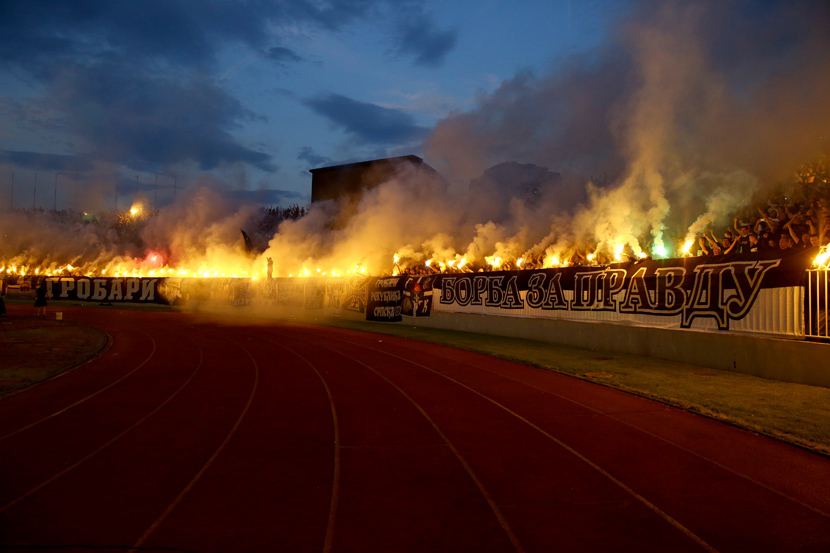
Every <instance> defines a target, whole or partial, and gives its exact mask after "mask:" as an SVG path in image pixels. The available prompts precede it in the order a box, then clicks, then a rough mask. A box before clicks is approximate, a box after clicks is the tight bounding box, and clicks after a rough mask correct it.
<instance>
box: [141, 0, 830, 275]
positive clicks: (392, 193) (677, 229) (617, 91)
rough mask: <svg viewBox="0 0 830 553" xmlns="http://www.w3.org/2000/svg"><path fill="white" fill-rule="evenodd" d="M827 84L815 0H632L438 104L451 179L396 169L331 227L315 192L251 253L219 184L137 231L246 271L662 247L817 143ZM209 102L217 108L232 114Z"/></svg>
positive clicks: (367, 135) (828, 32)
mask: <svg viewBox="0 0 830 553" xmlns="http://www.w3.org/2000/svg"><path fill="white" fill-rule="evenodd" d="M828 86H830V6H828V5H827V4H826V3H825V2H818V1H815V2H807V1H805V2H764V3H759V2H742V1H738V0H725V1H724V0H718V1H715V0H711V1H703V0H701V1H697V2H681V1H670V2H652V1H644V2H640V3H639V4H637V5H635V6H634V8H633V11H632V12H631V13H630V14H629V15H628V17H627V18H626V20H625V21H621V22H620V23H619V25H618V26H617V27H616V32H615V33H614V34H613V35H611V36H610V37H609V39H608V41H607V43H605V44H603V45H602V46H601V47H600V48H598V49H597V50H596V51H593V52H590V53H587V54H582V55H580V56H579V58H578V59H571V60H569V61H567V62H565V63H564V64H562V65H560V66H559V67H557V68H556V69H555V70H552V71H551V73H550V74H547V75H543V76H534V75H532V74H529V73H523V74H519V75H517V76H515V77H514V78H512V79H509V80H507V81H505V82H504V83H502V85H501V87H499V89H498V90H496V91H495V92H494V93H492V94H489V95H485V96H482V97H481V98H480V100H479V104H478V107H477V108H476V109H474V110H472V111H469V112H465V113H456V114H453V115H451V116H449V117H447V118H446V119H445V120H443V121H441V122H440V123H439V124H438V125H437V126H436V128H435V129H434V131H433V132H432V134H431V135H430V136H429V137H428V139H427V141H426V143H425V148H424V153H425V155H424V157H425V160H426V161H427V162H428V163H429V164H430V165H432V166H433V167H435V168H436V169H437V170H438V171H439V172H440V173H441V174H442V175H443V176H444V177H446V178H447V180H448V181H449V183H450V186H446V185H445V183H443V182H442V181H441V180H440V179H435V178H434V175H429V174H424V173H421V172H418V171H411V170H402V171H401V172H400V173H399V174H397V175H395V176H394V177H393V178H391V179H390V180H389V181H388V182H387V183H386V184H384V185H382V186H380V187H378V188H375V189H373V190H371V191H369V192H367V193H366V194H364V196H363V198H362V199H361V200H360V203H359V204H358V206H357V211H356V215H354V216H353V217H352V218H351V219H349V220H348V221H345V222H343V224H341V225H339V226H337V227H333V226H332V224H331V223H332V221H333V220H335V219H336V218H337V217H336V215H337V210H338V206H337V205H334V204H332V203H330V202H323V203H319V204H315V205H313V206H312V209H311V211H310V213H309V214H308V215H306V216H305V217H304V218H302V219H299V220H297V221H286V222H284V223H283V224H282V225H281V226H280V228H279V232H278V233H277V235H276V236H275V237H274V238H273V240H271V242H270V244H269V246H268V249H267V250H266V251H265V253H264V254H263V256H261V257H259V258H257V259H256V260H253V261H250V260H248V261H245V260H244V258H239V257H238V253H234V252H238V250H239V245H238V230H239V228H240V225H244V222H245V221H246V220H247V217H248V215H249V214H248V213H246V212H245V211H244V210H238V209H236V208H231V207H228V206H227V205H224V204H223V202H224V201H225V200H224V198H225V197H224V196H222V195H217V194H210V193H208V192H204V193H201V195H200V196H199V197H198V198H190V199H189V200H188V202H189V204H188V205H180V206H174V207H175V209H171V210H170V212H169V214H168V213H167V212H165V213H164V214H163V215H162V216H159V217H157V218H156V219H155V220H154V221H153V222H152V223H148V224H147V225H148V226H147V228H146V229H145V230H144V231H143V234H142V235H141V237H142V241H143V244H144V245H145V246H146V245H152V246H155V245H158V246H159V247H167V248H168V250H169V251H170V255H171V258H172V257H175V258H176V260H179V259H182V260H184V259H186V260H188V261H189V262H190V263H192V264H196V265H199V266H202V265H205V266H207V265H211V264H212V263H214V262H218V260H221V259H232V260H233V261H226V263H228V264H229V265H234V266H235V267H245V264H246V263H248V264H249V265H248V267H249V268H248V269H246V270H247V271H249V272H250V271H251V270H252V268H255V267H261V266H264V256H266V255H267V256H271V257H273V258H274V261H275V272H276V274H278V275H287V274H294V275H297V274H299V273H300V272H301V271H305V270H308V271H310V272H312V273H314V272H316V270H317V269H320V270H321V272H329V273H330V272H331V271H333V270H337V271H340V272H343V273H345V271H346V270H348V269H355V268H356V267H357V266H359V267H362V268H365V269H367V271H368V272H371V273H375V274H378V273H384V272H389V271H391V270H392V269H393V255H394V254H397V255H398V258H399V260H400V262H399V263H400V264H402V265H403V264H405V263H407V262H419V263H422V262H424V261H425V260H429V259H434V260H435V261H436V262H440V263H445V264H450V262H452V263H453V264H455V266H458V265H459V264H460V263H462V262H463V261H464V260H466V262H468V263H470V264H473V263H477V264H482V263H484V262H487V263H490V264H491V265H497V264H498V260H499V259H501V260H507V259H516V258H518V257H520V256H524V255H532V256H534V257H538V256H542V257H544V262H545V263H546V264H554V263H556V260H557V259H563V258H564V257H565V256H570V255H571V254H572V253H573V252H574V251H576V250H580V251H582V252H583V253H587V252H586V250H594V249H595V248H596V249H597V250H598V251H599V252H600V253H603V254H604V255H606V256H613V254H614V252H616V251H618V248H620V247H623V246H628V247H630V248H631V250H633V251H634V253H639V252H641V251H647V252H649V253H652V254H658V255H659V254H660V251H661V248H665V249H666V250H667V251H666V255H671V254H673V253H674V254H676V253H677V250H676V249H675V248H677V245H678V243H681V244H682V242H683V240H684V238H685V237H686V235H687V233H688V232H689V231H690V230H691V231H692V232H700V231H701V230H702V229H703V228H705V226H706V225H723V226H726V224H727V223H731V221H726V220H725V218H726V217H727V216H728V215H729V214H731V213H733V212H734V211H735V210H736V209H739V208H741V207H743V206H746V205H751V202H752V201H753V200H754V199H755V198H757V197H761V196H762V195H763V192H764V190H766V189H767V188H769V187H774V186H776V185H778V184H779V183H780V182H782V181H785V180H787V179H789V178H791V175H792V172H793V171H794V170H795V169H796V168H797V167H798V166H799V165H800V164H801V163H803V162H805V161H808V160H810V159H812V158H813V157H814V156H816V155H818V154H819V153H820V148H821V145H822V139H821V137H824V138H825V139H826V137H827V132H829V131H830V102H828V101H827V94H826V91H827V90H828V89H830V88H828ZM217 100H218V104H217V105H223V104H222V102H221V98H220V97H217ZM309 105H310V106H311V107H312V108H313V109H317V110H319V111H320V113H322V114H324V115H326V116H327V117H329V118H330V119H331V120H332V121H333V122H334V123H336V124H338V125H340V126H342V127H343V128H344V129H345V130H347V132H349V133H351V134H352V135H353V136H354V137H355V139H356V140H359V141H363V142H366V143H376V144H381V143H383V142H384V141H392V140H398V139H400V138H401V136H404V137H414V136H416V135H417V133H418V132H422V129H419V128H418V127H417V126H416V125H415V124H414V123H413V122H412V121H411V120H409V119H406V118H405V117H403V116H402V114H400V113H398V112H391V111H378V110H374V109H372V107H371V106H368V105H362V104H359V103H357V102H355V101H354V100H350V99H349V98H346V97H342V96H336V95H330V96H326V97H322V98H318V99H315V100H312V101H310V103H309ZM223 106H224V107H222V109H220V110H218V112H219V113H224V114H225V116H224V117H225V119H224V121H229V120H232V119H233V117H234V116H236V115H239V112H237V111H234V110H236V109H237V108H238V106H237V107H235V106H233V105H230V104H228V105H223ZM335 107H339V108H348V109H352V110H355V111H353V113H354V114H356V115H357V116H355V117H346V116H344V115H342V114H343V111H341V110H338V109H335ZM222 110H225V111H222ZM234 114H236V115H234ZM358 116H359V117H358ZM361 119H363V120H361ZM390 133H391V135H390ZM396 133H397V134H396ZM401 133H403V134H401ZM219 136H220V137H221V134H220V135H219ZM825 143H826V142H825ZM299 155H300V156H302V157H305V158H312V157H314V156H316V154H315V153H314V152H313V150H311V149H308V150H306V151H304V152H301V153H300V154H299ZM554 173H559V176H554ZM473 180H475V182H474V183H473V184H472V185H471V181H473ZM525 184H528V186H525ZM528 188H534V191H532V193H530V194H529V195H528V194H526V192H527V189H528ZM208 190H209V188H208ZM190 210H194V211H195V213H191V211H190ZM165 244H170V245H169V246H165ZM205 260H210V263H208V262H207V261H205Z"/></svg>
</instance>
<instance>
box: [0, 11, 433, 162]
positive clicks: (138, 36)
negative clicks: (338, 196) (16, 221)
mask: <svg viewBox="0 0 830 553" xmlns="http://www.w3.org/2000/svg"><path fill="white" fill-rule="evenodd" d="M404 4H406V5H408V6H416V7H417V6H419V5H420V4H421V0H406V1H405V2H404ZM400 5H402V4H401V2H398V1H394V2H393V1H392V0H389V1H385V2H377V1H373V0H292V1H290V2H272V1H263V0H234V1H232V2H230V1H226V0H143V1H141V2H134V1H127V0H77V1H72V2H64V1H61V0H27V1H25V2H2V3H0V69H6V70H7V71H8V73H7V76H11V75H15V76H16V77H18V78H20V79H22V80H25V81H26V84H27V85H28V86H30V87H33V88H34V87H42V88H43V89H45V90H47V91H48V95H46V96H44V97H38V98H34V97H31V98H28V99H27V103H26V105H27V106H28V107H31V106H32V105H33V103H38V102H39V103H40V104H39V105H40V107H41V110H40V112H37V111H36V110H31V109H30V110H29V111H27V113H28V114H29V115H21V114H20V112H19V110H16V113H17V114H16V115H15V113H11V114H10V115H8V114H7V116H6V118H7V120H9V121H11V120H14V121H15V125H17V126H18V128H21V129H24V128H25V129H27V130H29V131H32V132H35V133H37V132H38V131H44V130H47V128H46V125H47V124H48V125H51V126H52V127H54V126H55V125H56V124H58V125H60V126H61V128H60V129H54V128H52V129H48V130H52V131H55V130H58V131H64V130H69V131H70V132H72V133H74V135H73V136H70V137H69V138H68V140H67V142H72V143H74V146H73V147H74V148H76V149H83V150H84V151H88V152H89V153H90V156H93V157H95V158H96V161H110V162H116V163H122V164H125V165H127V166H128V167H131V168H135V169H142V170H152V169H153V168H154V166H158V165H165V164H170V163H177V162H183V161H195V162H197V163H198V164H199V165H200V166H201V167H202V168H203V169H208V170H209V169H213V168H215V167H217V166H219V165H222V164H227V163H245V164H251V165H253V166H256V167H258V168H260V169H264V170H266V171H274V170H275V167H274V166H273V164H272V163H271V159H270V156H269V155H268V154H266V153H264V152H261V151H257V150H256V149H254V148H252V147H250V146H247V145H245V144H242V143H240V142H239V140H238V139H237V138H236V137H235V136H234V132H235V131H236V130H238V129H239V128H240V127H241V125H242V124H244V123H245V122H246V121H249V120H250V119H251V118H252V117H254V115H253V114H252V113H251V112H250V111H248V110H246V109H245V108H244V107H243V106H242V105H241V104H240V102H239V101H238V100H236V99H235V98H234V97H233V96H231V95H230V93H229V92H226V91H225V90H223V89H222V88H220V87H219V83H217V82H215V81H214V80H213V79H212V75H214V74H215V72H216V70H217V58H218V54H219V53H220V52H221V51H222V50H224V49H225V48H227V47H228V46H233V45H242V46H244V47H247V48H248V49H250V50H252V51H254V52H257V53H259V54H260V55H262V56H264V57H266V58H269V59H272V60H274V61H275V62H277V63H279V64H288V63H299V62H303V61H305V60H304V58H303V56H302V55H301V54H300V53H298V52H297V51H294V50H292V49H289V48H286V47H284V46H281V45H279V41H278V40H277V37H278V35H279V32H278V31H279V29H281V28H294V27H296V26H308V27H310V28H312V29H315V28H316V29H324V30H327V31H338V30H340V29H342V28H344V27H345V26H347V25H349V24H352V23H354V22H355V21H358V20H361V19H371V20H373V21H380V20H381V19H385V20H390V18H391V20H392V21H396V20H397V19H396V14H397V13H398V11H399V10H398V9H399V6H400ZM421 25H422V29H423V30H425V31H428V34H427V36H426V37H425V38H426V39H427V42H429V43H435V44H438V43H440V42H441V40H440V39H441V33H440V32H437V31H435V30H434V29H433V28H432V27H431V26H430V25H429V24H428V23H427V24H425V26H424V24H423V23H421ZM407 32H409V33H410V34H411V32H412V29H407ZM393 40H394V38H393ZM275 43H276V44H275ZM402 45H403V46H402V49H403V50H402V51H405V52H406V53H407V54H408V55H416V56H418V57H419V59H420V58H421V57H423V59H424V60H430V59H437V58H436V57H435V56H436V55H437V56H439V57H440V55H441V54H440V51H441V47H440V46H439V47H437V48H435V47H434V46H430V47H419V46H418V45H417V44H416V41H415V40H414V38H413V37H412V36H409V35H407V37H406V38H405V39H403V40H402ZM419 48H421V50H420V51H419ZM0 101H1V102H0V103H2V106H0V112H3V111H5V108H3V106H7V107H10V106H11V105H12V104H14V103H15V102H16V103H17V104H18V105H22V104H21V103H20V102H19V101H16V100H12V99H11V98H10V97H9V98H0ZM334 103H337V102H336V100H334V101H332V100H331V99H329V100H328V101H325V100H324V101H323V102H322V103H320V104H318V108H319V109H321V110H324V111H326V110H328V111H327V113H328V116H329V117H330V118H331V119H332V121H334V122H336V123H337V124H339V125H341V126H343V127H344V128H345V129H346V130H347V132H351V133H354V134H355V135H356V136H358V137H359V138H360V139H361V140H363V141H366V142H377V141H381V142H396V141H398V140H404V139H407V138H408V137H411V136H412V135H413V134H414V133H417V132H418V131H419V129H418V128H417V127H415V126H414V124H413V123H412V121H411V120H410V119H409V118H408V116H406V115H404V114H402V113H400V114H398V113H396V112H394V110H388V111H384V110H383V108H379V107H375V106H371V105H369V104H364V105H358V106H357V109H358V111H360V112H361V113H364V114H367V115H368V116H369V118H370V120H369V123H368V125H362V124H360V122H358V121H350V120H349V118H348V117H347V116H342V115H338V114H337V113H336V111H337V107H336V106H335V105H333V104H334ZM353 107H354V106H353ZM35 113H39V118H32V117H31V114H35ZM45 115H48V117H49V119H48V120H47V119H45V118H44V117H43V116H45ZM76 139H81V140H82V141H83V144H80V141H78V140H76Z"/></svg>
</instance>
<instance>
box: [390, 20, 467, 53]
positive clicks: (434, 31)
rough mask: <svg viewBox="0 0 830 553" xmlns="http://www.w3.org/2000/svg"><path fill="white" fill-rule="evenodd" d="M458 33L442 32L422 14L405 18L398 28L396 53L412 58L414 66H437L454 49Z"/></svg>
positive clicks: (452, 31) (453, 31)
mask: <svg viewBox="0 0 830 553" xmlns="http://www.w3.org/2000/svg"><path fill="white" fill-rule="evenodd" d="M457 41H458V31H457V30H455V29H453V30H450V31H443V30H439V29H438V28H436V26H435V23H434V22H433V21H432V20H431V19H429V18H428V17H427V16H425V15H423V14H417V15H413V16H410V17H406V18H405V19H404V20H403V21H402V22H401V23H400V24H399V27H398V35H397V38H396V52H397V53H398V54H400V55H404V56H413V57H414V63H415V65H424V66H437V65H441V63H443V61H444V58H445V57H446V56H447V54H449V53H450V51H451V50H452V49H453V48H455V45H456V42H457Z"/></svg>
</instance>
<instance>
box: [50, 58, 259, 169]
mask: <svg viewBox="0 0 830 553" xmlns="http://www.w3.org/2000/svg"><path fill="white" fill-rule="evenodd" d="M50 88H51V90H52V97H53V98H55V99H56V100H57V101H58V106H59V107H60V108H61V109H62V110H63V111H64V112H65V113H67V114H68V116H69V125H70V127H71V129H72V130H73V131H74V132H75V133H76V134H77V135H78V136H80V137H81V138H83V139H84V140H85V141H86V142H87V143H89V144H90V145H92V148H93V149H94V153H95V155H96V156H97V157H98V158H99V159H102V160H106V161H112V162H118V163H123V164H125V165H127V166H131V167H134V168H144V167H143V166H142V164H146V163H150V164H155V165H168V164H172V163H177V162H182V161H188V160H194V161H196V162H198V163H199V164H200V166H201V167H202V168H203V169H213V168H215V167H217V166H219V165H221V164H224V163H235V162H245V163H250V164H252V165H255V166H257V167H260V168H261V169H264V170H273V166H272V165H271V164H270V157H269V156H268V155H267V154H265V153H262V152H257V151H254V150H251V149H249V148H246V147H244V146H242V145H240V144H238V143H237V142H236V141H235V139H234V138H233V136H232V135H231V133H230V131H231V130H233V129H234V128H235V127H236V126H237V125H238V122H239V121H241V120H245V119H248V118H251V117H253V115H252V114H251V113H250V112H248V111H247V110H245V109H244V108H243V107H242V105H241V104H240V103H239V102H238V101H237V100H236V99H235V98H233V97H231V96H229V95H228V94H227V93H226V92H224V91H223V90H222V89H221V88H219V87H218V86H216V84H215V83H214V82H213V81H211V80H210V79H207V78H205V77H201V76H184V77H179V78H177V77H173V76H151V75H147V74H145V73H144V71H143V69H142V68H141V67H137V66H133V65H129V64H117V63H113V62H105V63H98V64H92V65H76V66H67V67H64V68H63V69H62V70H61V71H60V72H59V74H57V75H56V77H55V79H54V80H53V81H52V82H51V83H50Z"/></svg>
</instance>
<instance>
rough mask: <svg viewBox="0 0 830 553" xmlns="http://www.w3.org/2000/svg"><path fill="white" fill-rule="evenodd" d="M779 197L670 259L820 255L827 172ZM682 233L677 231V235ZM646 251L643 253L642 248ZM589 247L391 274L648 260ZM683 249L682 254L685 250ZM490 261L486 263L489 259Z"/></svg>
mask: <svg viewBox="0 0 830 553" xmlns="http://www.w3.org/2000/svg"><path fill="white" fill-rule="evenodd" d="M779 192H781V193H780V194H777V195H774V196H773V197H769V198H764V199H762V200H761V203H757V204H755V205H751V206H744V207H742V208H741V209H739V210H737V211H736V212H735V213H734V214H733V217H732V221H731V222H732V224H731V225H728V226H726V227H716V228H706V229H705V231H704V232H703V233H702V234H701V235H700V236H696V237H695V238H696V242H693V243H692V244H689V245H688V247H685V248H684V246H685V245H686V244H685V240H686V239H685V237H683V238H681V239H680V240H679V242H678V244H677V245H676V248H675V250H674V253H670V254H669V255H670V256H673V257H697V256H719V255H730V254H767V253H770V252H775V253H777V254H779V255H780V254H784V255H789V254H793V253H798V252H804V251H814V252H815V253H816V254H818V253H819V251H820V250H821V248H822V247H827V246H828V245H830V168H828V167H827V166H826V165H825V164H824V163H816V164H805V165H804V166H802V167H801V168H800V169H799V171H797V172H796V174H795V178H794V180H793V182H791V183H789V184H787V185H786V186H783V187H782V189H781V190H779ZM680 234H682V231H681V232H680ZM646 249H648V248H646ZM595 250H596V248H591V247H590V246H587V247H586V246H584V245H583V246H582V247H575V248H573V249H572V250H571V251H569V252H567V253H566V254H563V257H561V258H553V257H552V255H551V254H550V252H546V251H541V252H537V253H530V254H525V255H524V256H522V257H521V258H519V259H515V260H508V259H506V260H498V261H497V262H486V261H482V260H479V261H475V262H471V263H465V264H463V265H459V264H457V263H456V264H453V265H447V264H445V263H437V264H436V263H425V262H416V263H403V264H401V266H397V265H396V266H395V267H393V272H400V273H403V274H436V273H457V272H481V271H508V270H517V269H540V268H544V267H555V266H572V265H593V266H596V265H608V264H612V263H616V262H620V261H640V260H644V259H650V256H649V255H648V254H647V253H646V252H645V251H643V252H640V253H639V254H638V253H636V252H634V251H632V250H631V248H630V247H628V246H626V247H625V248H624V249H623V250H622V251H621V252H618V253H616V252H615V253H614V254H613V255H611V254H609V253H608V252H601V251H595ZM684 250H685V251H684ZM488 259H490V258H488Z"/></svg>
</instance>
